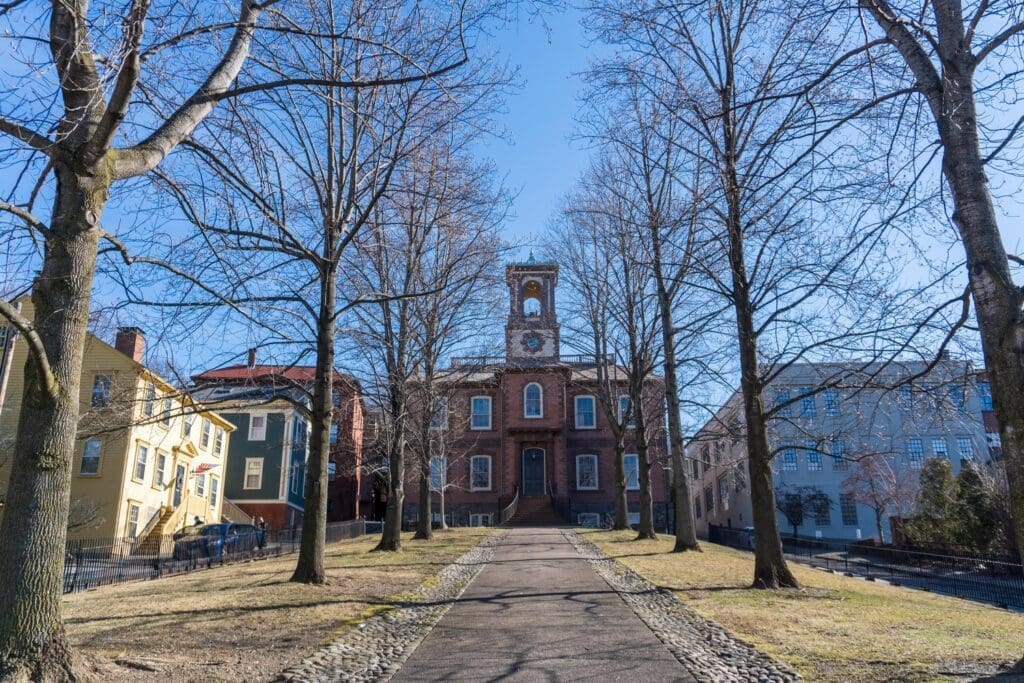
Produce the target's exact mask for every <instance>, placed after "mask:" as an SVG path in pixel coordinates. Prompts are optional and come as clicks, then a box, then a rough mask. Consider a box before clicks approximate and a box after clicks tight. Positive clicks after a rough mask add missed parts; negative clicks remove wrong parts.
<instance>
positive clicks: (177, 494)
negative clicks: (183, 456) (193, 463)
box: [173, 465, 185, 507]
mask: <svg viewBox="0 0 1024 683" xmlns="http://www.w3.org/2000/svg"><path fill="white" fill-rule="evenodd" d="M184 490H185V466H184V465H178V466H177V467H176V468H175V471H174V503H173V505H174V507H178V506H179V505H181V493H182V491H184Z"/></svg>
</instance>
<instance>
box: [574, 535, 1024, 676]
mask: <svg viewBox="0 0 1024 683" xmlns="http://www.w3.org/2000/svg"><path fill="white" fill-rule="evenodd" d="M579 532H580V534H581V535H582V536H583V537H584V538H587V539H589V540H590V541H592V542H593V543H596V544H597V545H598V546H599V547H600V548H601V549H602V550H603V551H604V552H605V553H607V554H608V555H609V556H611V557H614V558H617V559H618V560H619V561H620V562H622V563H623V564H625V565H627V566H628V567H630V568H631V569H633V570H634V571H636V572H637V573H639V574H641V575H643V576H644V577H646V578H647V579H648V580H650V581H652V582H653V583H655V584H658V585H659V586H663V587H665V588H669V589H671V590H674V591H675V592H676V595H678V596H679V598H680V599H681V600H683V601H685V602H686V603H688V604H689V605H691V606H692V607H693V608H694V609H695V610H697V612H699V613H700V614H703V615H704V616H706V617H709V618H711V619H713V620H715V621H717V622H718V623H719V624H721V625H723V626H725V627H726V628H728V629H730V630H731V631H732V632H733V633H735V634H737V635H738V636H740V637H741V638H743V639H744V640H746V641H747V642H750V643H752V644H754V645H756V646H757V647H758V648H760V649H761V650H763V651H765V652H768V653H769V654H771V655H772V656H774V657H776V658H778V659H779V660H781V661H783V662H786V663H787V664H789V665H790V666H792V667H793V668H795V669H796V670H797V671H799V672H800V673H801V674H803V675H804V676H805V677H806V678H807V679H808V680H813V681H837V682H838V681H891V680H900V681H933V680H950V679H954V678H959V679H961V680H962V679H963V678H965V677H968V676H969V675H970V674H971V673H972V672H978V673H981V672H985V671H989V672H991V671H993V670H995V669H996V668H997V667H998V666H999V665H1001V664H1012V663H1013V662H1015V661H1017V660H1018V659H1019V658H1020V657H1021V655H1024V615H1021V614H1015V613H1009V612H1006V611H1005V610H1000V609H996V608H994V607H986V606H984V605H981V604H978V603H973V602H968V601H966V600H959V599H956V598H948V597H944V596H940V595H935V594H932V593H926V592H923V591H918V590H911V589H909V588H900V587H896V586H889V585H886V584H882V583H876V582H869V581H863V580H860V579H853V578H849V577H845V576H842V575H838V574H829V573H827V572H823V571H820V570H817V569H811V568H809V567H804V566H801V565H799V564H796V563H790V567H791V568H792V569H793V571H794V573H795V574H796V576H797V579H798V580H799V581H800V582H801V583H802V584H803V586H804V588H803V589H801V590H780V591H764V590H753V589H749V588H747V587H748V586H749V585H750V581H751V579H752V577H753V572H754V556H753V554H752V553H749V552H744V551H740V550H734V549H732V548H726V547H723V546H719V545H713V544H710V543H703V544H702V547H703V549H704V552H703V553H685V554H681V555H674V554H672V553H670V552H669V551H670V550H671V548H672V539H671V537H669V536H665V537H663V538H662V539H660V540H657V541H633V540H632V539H633V537H634V536H635V533H633V532H613V531H594V530H589V529H585V530H579Z"/></svg>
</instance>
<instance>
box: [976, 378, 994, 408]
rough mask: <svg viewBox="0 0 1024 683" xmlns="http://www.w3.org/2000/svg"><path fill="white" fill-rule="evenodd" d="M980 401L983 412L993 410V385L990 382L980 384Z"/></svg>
mask: <svg viewBox="0 0 1024 683" xmlns="http://www.w3.org/2000/svg"><path fill="white" fill-rule="evenodd" d="M978 401H980V402H981V409H982V410H992V385H990V384H989V383H988V382H978Z"/></svg>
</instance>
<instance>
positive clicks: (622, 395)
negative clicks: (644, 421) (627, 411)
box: [618, 394, 636, 429]
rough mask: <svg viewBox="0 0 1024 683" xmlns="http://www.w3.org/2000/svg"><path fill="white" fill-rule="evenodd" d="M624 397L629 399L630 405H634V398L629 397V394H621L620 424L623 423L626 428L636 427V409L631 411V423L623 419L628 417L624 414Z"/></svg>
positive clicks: (619, 405) (619, 404)
mask: <svg viewBox="0 0 1024 683" xmlns="http://www.w3.org/2000/svg"><path fill="white" fill-rule="evenodd" d="M622 399H626V400H627V401H629V404H630V407H632V405H633V400H632V399H631V398H630V397H629V394H619V402H618V412H619V424H621V425H622V426H623V427H625V428H626V429H636V411H635V410H634V411H631V412H632V413H633V415H632V416H631V417H632V419H630V421H629V423H628V424H626V423H624V422H623V420H624V419H625V418H626V416H625V415H623V414H622Z"/></svg>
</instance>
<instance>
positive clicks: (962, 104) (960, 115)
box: [937, 66, 1024, 548]
mask: <svg viewBox="0 0 1024 683" xmlns="http://www.w3.org/2000/svg"><path fill="white" fill-rule="evenodd" d="M947 69H948V70H949V71H952V70H953V69H952V68H951V67H950V66H947ZM949 71H947V72H946V73H945V74H944V76H945V78H944V82H945V81H949V87H948V88H946V89H944V93H943V97H944V102H943V111H942V114H944V117H939V118H938V119H937V123H938V126H939V131H940V135H941V137H942V140H943V157H942V171H943V175H944V176H945V178H946V181H947V182H948V183H949V188H950V192H951V194H952V195H953V205H954V207H955V210H954V212H953V222H954V223H955V224H956V227H957V230H959V232H960V237H961V240H962V242H963V245H964V251H965V252H966V255H967V272H968V277H969V281H970V287H971V294H972V296H973V299H974V306H975V312H976V315H977V318H978V331H979V333H980V335H981V346H982V350H983V352H984V357H985V367H986V368H987V370H988V376H989V385H990V387H991V389H992V402H993V407H994V408H995V413H996V419H997V421H998V422H999V438H1000V441H1001V444H1002V453H1003V462H1004V464H1005V467H1006V478H1007V481H1008V483H1009V493H1010V495H1009V498H1010V510H1011V513H1012V518H1013V527H1014V535H1015V537H1016V541H1017V547H1018V548H1024V394H1022V393H1021V387H1024V313H1022V305H1024V292H1022V291H1021V289H1020V288H1019V287H1017V286H1015V285H1014V283H1013V279H1012V274H1011V273H1010V267H1009V261H1008V259H1007V256H1006V249H1005V247H1004V246H1003V241H1002V238H1001V236H1000V233H999V224H998V221H997V218H996V213H995V207H994V206H993V205H992V197H991V194H990V192H989V188H988V177H987V176H986V174H985V165H984V163H983V160H982V156H981V150H980V147H979V144H978V128H977V125H978V124H977V118H976V112H975V101H974V90H973V88H974V85H973V82H972V80H971V77H970V76H969V75H968V74H966V73H957V74H954V75H953V76H951V75H950V73H949Z"/></svg>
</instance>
